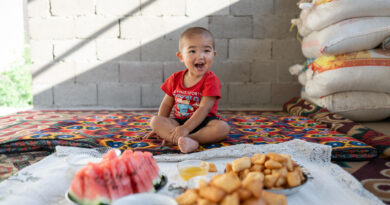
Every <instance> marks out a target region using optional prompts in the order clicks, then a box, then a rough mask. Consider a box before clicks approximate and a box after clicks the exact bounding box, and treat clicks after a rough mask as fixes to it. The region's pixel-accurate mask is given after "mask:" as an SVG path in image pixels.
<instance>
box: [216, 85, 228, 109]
mask: <svg viewBox="0 0 390 205" xmlns="http://www.w3.org/2000/svg"><path fill="white" fill-rule="evenodd" d="M228 88H229V86H228V84H224V83H221V98H220V99H219V101H218V108H221V107H222V108H223V107H225V106H226V105H228V103H229V89H228ZM218 110H220V109H218Z"/></svg>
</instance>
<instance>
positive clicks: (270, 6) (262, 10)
mask: <svg viewBox="0 0 390 205" xmlns="http://www.w3.org/2000/svg"><path fill="white" fill-rule="evenodd" d="M292 2H294V1H292ZM294 3H296V2H294ZM230 12H231V14H232V15H255V14H262V15H267V14H273V13H274V0H236V2H235V3H233V4H232V5H231V6H230Z"/></svg>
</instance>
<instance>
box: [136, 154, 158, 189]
mask: <svg viewBox="0 0 390 205" xmlns="http://www.w3.org/2000/svg"><path fill="white" fill-rule="evenodd" d="M134 159H135V161H136V163H137V164H138V166H140V169H141V170H140V172H141V173H145V174H144V175H143V180H144V181H146V182H152V185H153V178H154V177H153V174H152V167H150V165H149V163H148V162H147V161H146V160H145V158H144V154H143V153H142V152H138V151H137V152H134ZM149 184H150V183H149ZM151 191H155V190H154V186H152V190H151Z"/></svg>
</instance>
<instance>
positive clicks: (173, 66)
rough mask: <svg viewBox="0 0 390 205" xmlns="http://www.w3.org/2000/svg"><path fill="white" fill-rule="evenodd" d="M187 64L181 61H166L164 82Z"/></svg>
mask: <svg viewBox="0 0 390 205" xmlns="http://www.w3.org/2000/svg"><path fill="white" fill-rule="evenodd" d="M185 69H186V66H185V65H184V64H183V63H182V62H180V61H176V62H164V79H163V82H165V81H166V80H167V79H168V78H169V76H171V75H172V74H173V73H174V72H177V71H181V70H185Z"/></svg>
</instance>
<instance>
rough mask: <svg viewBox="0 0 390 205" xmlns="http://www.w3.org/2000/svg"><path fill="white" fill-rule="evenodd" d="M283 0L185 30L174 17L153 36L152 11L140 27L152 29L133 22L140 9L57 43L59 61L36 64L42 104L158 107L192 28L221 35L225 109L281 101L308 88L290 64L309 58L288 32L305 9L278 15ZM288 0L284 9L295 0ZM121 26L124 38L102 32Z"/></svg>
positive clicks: (218, 68)
mask: <svg viewBox="0 0 390 205" xmlns="http://www.w3.org/2000/svg"><path fill="white" fill-rule="evenodd" d="M278 1H279V0H275V2H274V1H269V2H271V3H269V4H265V3H264V2H263V3H262V4H261V5H262V6H263V7H264V5H268V7H269V8H262V11H260V13H261V14H256V12H257V11H252V12H253V13H254V14H253V15H246V16H243V15H240V10H242V9H247V10H248V9H249V10H254V9H259V8H258V7H255V8H251V7H250V5H251V4H253V2H256V1H255V0H246V1H238V2H237V3H234V4H232V5H229V6H227V7H225V8H221V9H220V10H218V11H215V12H214V13H211V14H208V15H206V16H204V17H201V18H196V19H195V18H194V21H191V22H190V23H187V24H185V25H182V26H181V27H179V28H177V27H176V28H174V26H176V25H175V24H174V23H172V22H171V23H170V25H169V26H170V27H172V29H171V31H169V32H167V33H165V34H163V35H159V34H158V33H156V34H153V31H154V29H155V28H154V26H159V25H158V24H155V23H154V24H149V22H148V18H147V17H145V18H144V19H142V20H145V23H143V22H142V23H139V22H138V24H137V25H139V26H143V28H144V29H143V30H144V31H148V32H145V33H139V31H137V28H138V27H137V28H136V27H132V28H131V27H129V26H128V27H126V28H125V27H124V26H126V24H127V25H133V24H134V22H131V21H133V20H132V19H131V18H132V17H134V14H136V13H137V12H139V8H136V9H134V10H132V11H130V12H128V13H127V14H126V15H124V16H121V18H117V19H115V20H113V21H112V22H110V23H108V24H106V26H104V27H102V28H100V29H98V30H97V31H96V32H95V33H93V34H92V35H88V36H85V37H84V38H83V39H81V40H74V41H71V43H69V42H68V41H66V42H61V41H58V42H55V43H54V44H53V51H52V52H53V60H51V61H50V62H49V63H46V64H43V65H38V64H36V66H35V67H34V68H33V79H34V80H33V81H34V85H33V86H34V107H35V108H53V107H54V108H88V107H91V108H99V107H100V108H150V107H152V108H156V107H158V106H159V104H160V102H161V100H162V97H163V95H164V93H163V92H162V91H161V89H160V85H161V84H162V83H163V82H164V81H165V80H166V79H167V78H168V77H169V76H170V75H171V74H172V73H173V72H176V71H178V70H182V69H185V67H184V65H183V64H182V63H180V62H179V61H178V59H177V57H176V55H175V53H176V51H177V47H178V38H179V35H180V34H181V32H183V31H184V30H185V29H186V28H188V27H191V26H202V27H205V28H208V29H209V30H210V31H211V32H212V33H213V34H214V37H215V39H216V50H217V57H216V59H215V63H214V66H213V68H212V71H213V72H215V73H216V74H217V75H218V76H219V78H220V80H221V83H222V100H221V101H220V105H221V107H225V108H228V107H229V108H245V107H246V108H248V107H252V108H253V107H270V108H275V107H280V105H281V104H282V103H284V102H285V101H287V100H289V99H290V98H291V97H293V96H298V95H299V90H300V86H299V84H298V83H297V82H296V80H295V79H294V78H293V77H292V76H290V74H289V73H288V67H289V66H291V65H293V64H295V63H302V62H303V61H304V58H303V57H302V55H301V51H300V46H299V43H298V42H297V41H296V40H295V33H294V32H291V33H289V32H288V29H289V21H290V19H291V18H294V17H295V16H296V15H297V14H298V10H297V9H295V10H294V11H290V12H287V14H275V7H277V5H278V3H277V2H278ZM280 1H282V3H279V4H280V5H279V7H280V6H281V5H284V4H285V3H283V2H288V0H280ZM280 1H279V2H280ZM30 2H32V1H29V3H30ZM143 2H144V3H142V5H141V8H142V9H146V8H147V7H149V6H150V5H152V4H153V3H156V0H149V1H143ZM258 2H259V1H258ZM240 4H242V5H240ZM288 4H291V3H288ZM248 5H249V7H248ZM294 6H295V3H294ZM289 7H290V8H291V7H292V6H289ZM267 9H268V10H267ZM282 10H283V9H282ZM226 12H227V13H228V15H225V13H226ZM232 12H233V14H232ZM281 12H284V13H286V12H285V11H281ZM221 13H222V14H224V15H219V14H221ZM140 17H141V16H140ZM140 19H141V18H139V19H138V20H140ZM162 19H163V17H162ZM129 21H130V23H129ZM118 25H119V26H120V27H118V30H119V33H118V37H117V38H102V36H104V35H106V34H107V32H111V30H112V29H113V28H115V27H116V26H118ZM179 25H180V24H179ZM275 25H278V26H275ZM122 26H123V27H122ZM147 27H149V28H147ZM119 28H120V29H119ZM145 28H147V29H145ZM156 30H158V29H156ZM132 34H135V35H138V36H143V35H144V36H145V37H146V38H145V39H146V40H145V41H141V42H140V41H138V40H134V39H131V38H123V36H126V35H127V36H131V35H132ZM69 45H71V46H69ZM91 53H92V54H91ZM95 53H96V55H93V54H95ZM90 54H91V55H90ZM91 56H92V57H91ZM93 56H95V57H93ZM93 58H95V59H93Z"/></svg>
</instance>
